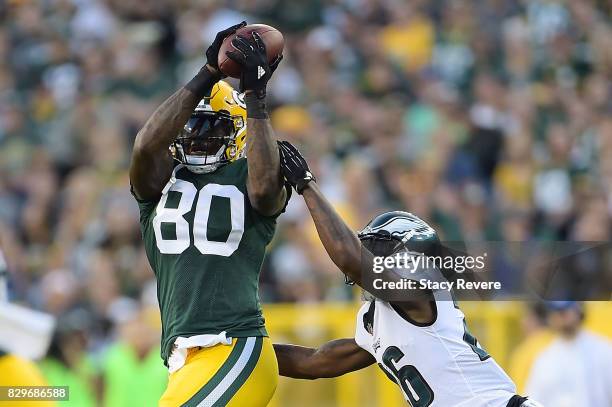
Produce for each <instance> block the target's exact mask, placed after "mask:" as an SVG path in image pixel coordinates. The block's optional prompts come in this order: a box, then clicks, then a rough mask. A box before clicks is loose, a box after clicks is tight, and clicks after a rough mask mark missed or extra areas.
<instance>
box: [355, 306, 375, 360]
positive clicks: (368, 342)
mask: <svg viewBox="0 0 612 407" xmlns="http://www.w3.org/2000/svg"><path fill="white" fill-rule="evenodd" d="M375 307H376V301H370V302H366V303H365V304H363V305H362V306H361V308H360V309H359V312H358V313H357V320H356V321H355V322H356V326H355V342H356V343H357V345H359V347H360V348H362V349H363V350H365V351H367V352H369V353H372V343H373V338H374V336H373V333H374V310H375Z"/></svg>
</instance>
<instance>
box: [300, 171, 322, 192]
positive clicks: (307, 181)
mask: <svg viewBox="0 0 612 407" xmlns="http://www.w3.org/2000/svg"><path fill="white" fill-rule="evenodd" d="M311 181H314V182H316V181H317V179H316V178H315V176H314V175H312V173H311V172H310V171H306V175H305V176H304V178H302V179H300V180H298V182H297V184H296V185H295V190H296V191H297V193H298V194H300V195H302V193H303V192H304V188H306V187H307V186H308V184H310V182H311Z"/></svg>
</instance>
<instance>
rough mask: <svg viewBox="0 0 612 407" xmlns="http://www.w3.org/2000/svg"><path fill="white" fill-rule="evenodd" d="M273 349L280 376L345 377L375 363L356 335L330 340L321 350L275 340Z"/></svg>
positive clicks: (311, 378)
mask: <svg viewBox="0 0 612 407" xmlns="http://www.w3.org/2000/svg"><path fill="white" fill-rule="evenodd" d="M274 351H275V352H276V358H277V360H278V369H279V373H280V375H281V376H286V377H293V378H295V379H309V380H313V379H318V378H324V377H337V376H342V375H343V374H346V373H349V372H353V371H355V370H359V369H363V368H364V367H368V366H370V365H371V364H373V363H374V362H375V360H374V358H373V357H372V355H370V354H369V353H368V352H366V351H365V350H363V349H362V348H360V347H359V345H357V343H356V342H355V339H353V338H351V339H337V340H334V341H331V342H327V343H326V344H324V345H322V346H321V347H319V348H318V349H314V348H307V347H304V346H298V345H286V344H277V343H275V344H274Z"/></svg>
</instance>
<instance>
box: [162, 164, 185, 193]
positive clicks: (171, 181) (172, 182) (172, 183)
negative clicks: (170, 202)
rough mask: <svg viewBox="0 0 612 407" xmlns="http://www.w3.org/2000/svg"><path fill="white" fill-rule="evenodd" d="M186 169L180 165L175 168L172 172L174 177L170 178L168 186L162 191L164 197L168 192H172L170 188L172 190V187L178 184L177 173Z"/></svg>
mask: <svg viewBox="0 0 612 407" xmlns="http://www.w3.org/2000/svg"><path fill="white" fill-rule="evenodd" d="M184 167H185V165H184V164H178V165H177V166H176V167H174V169H173V170H172V175H171V176H170V179H169V180H168V182H166V186H165V187H164V189H162V195H166V194H167V193H168V191H169V190H170V188H172V185H174V184H175V183H176V172H177V171H178V170H180V169H181V168H184Z"/></svg>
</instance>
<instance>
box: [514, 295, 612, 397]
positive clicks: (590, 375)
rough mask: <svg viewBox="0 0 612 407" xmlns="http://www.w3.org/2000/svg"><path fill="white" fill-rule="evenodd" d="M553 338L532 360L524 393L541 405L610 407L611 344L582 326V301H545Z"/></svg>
mask: <svg viewBox="0 0 612 407" xmlns="http://www.w3.org/2000/svg"><path fill="white" fill-rule="evenodd" d="M547 308H548V310H547V313H548V316H547V322H548V324H549V326H550V328H551V329H552V330H553V331H554V332H555V333H556V335H557V336H556V338H555V339H554V340H553V341H552V342H551V343H550V345H549V346H548V347H547V348H546V349H545V350H544V351H542V352H541V353H540V355H539V356H538V357H537V358H536V360H535V361H534V363H533V367H532V368H531V372H530V373H529V379H528V380H527V385H526V393H527V394H528V395H529V396H530V397H533V398H534V399H535V400H538V401H539V402H541V403H542V404H543V405H545V406H554V407H575V406H589V407H609V406H612V369H611V368H610V367H611V366H612V344H611V343H610V341H609V340H608V339H605V338H603V337H600V336H598V335H596V334H593V333H591V332H589V331H587V330H585V329H583V328H582V322H583V320H584V316H585V315H584V307H583V304H581V303H578V302H575V301H551V302H548V303H547Z"/></svg>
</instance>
